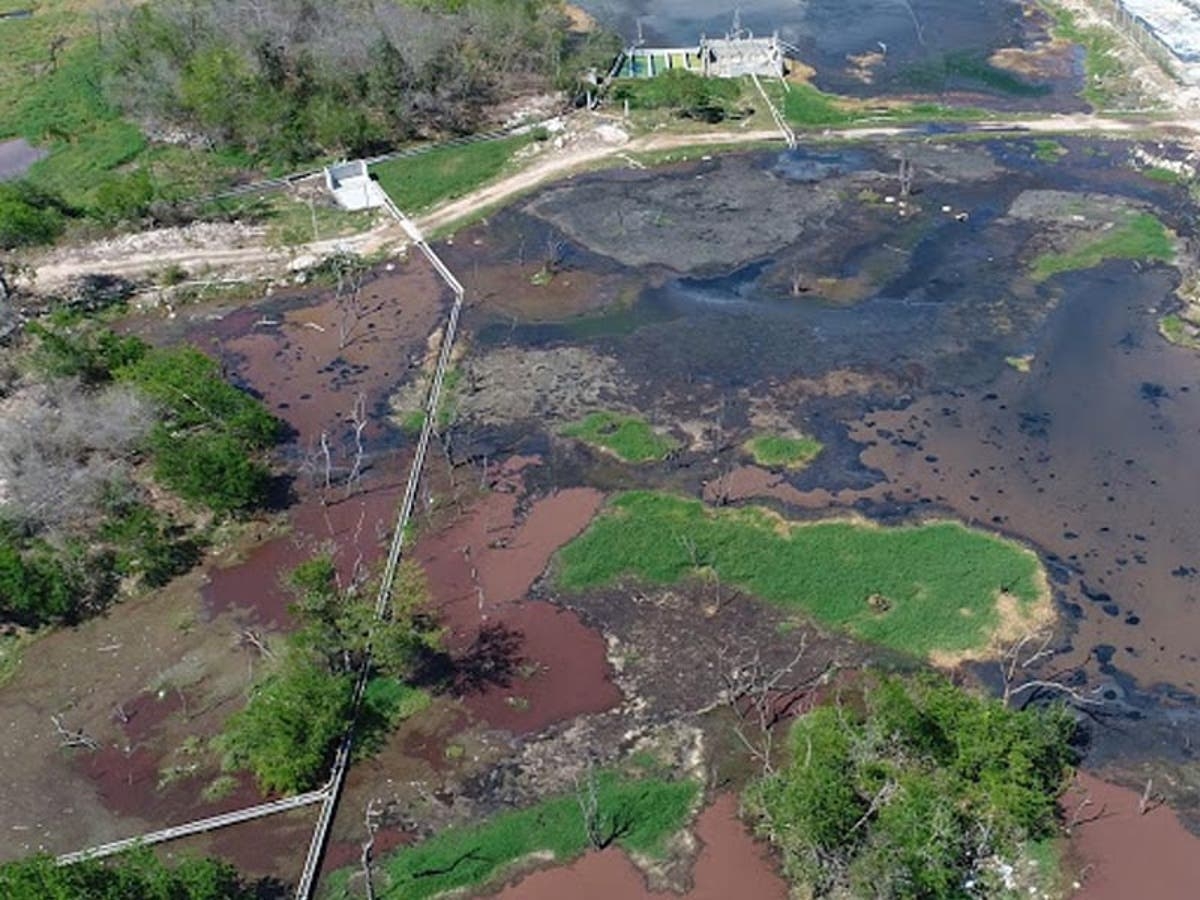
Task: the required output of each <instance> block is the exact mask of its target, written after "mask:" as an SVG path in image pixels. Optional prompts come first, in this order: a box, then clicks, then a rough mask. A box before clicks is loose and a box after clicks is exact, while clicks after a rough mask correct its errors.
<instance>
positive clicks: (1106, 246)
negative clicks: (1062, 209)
mask: <svg viewBox="0 0 1200 900" xmlns="http://www.w3.org/2000/svg"><path fill="white" fill-rule="evenodd" d="M1174 258H1175V245H1174V242H1173V241H1172V240H1171V234H1170V232H1168V231H1167V228H1166V226H1165V225H1163V223H1162V222H1160V221H1159V220H1158V218H1157V217H1156V216H1154V215H1152V214H1151V213H1136V214H1134V215H1131V216H1129V217H1128V218H1127V219H1126V220H1125V221H1124V222H1120V223H1118V224H1116V225H1114V226H1113V227H1112V228H1110V229H1109V230H1108V231H1106V232H1104V233H1102V234H1099V235H1088V236H1086V237H1085V238H1084V239H1083V240H1082V242H1081V243H1080V244H1079V245H1078V246H1076V247H1073V248H1071V249H1070V250H1067V251H1065V252H1062V253H1044V254H1042V255H1041V256H1039V257H1038V258H1037V259H1035V260H1034V261H1033V267H1032V269H1033V278H1034V280H1035V281H1045V280H1046V279H1047V278H1049V277H1051V276H1052V275H1058V274H1059V273H1061V272H1074V271H1076V270H1078V269H1090V268H1092V267H1093V266H1098V265H1100V263H1102V262H1104V261H1105V260H1107V259H1139V260H1145V261H1147V262H1170V261H1171V260H1172V259H1174Z"/></svg>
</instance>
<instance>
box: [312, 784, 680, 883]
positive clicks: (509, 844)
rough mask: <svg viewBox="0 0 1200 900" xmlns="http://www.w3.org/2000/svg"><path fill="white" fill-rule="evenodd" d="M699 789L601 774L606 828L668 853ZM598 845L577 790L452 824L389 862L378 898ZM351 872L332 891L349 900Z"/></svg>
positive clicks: (616, 838)
mask: <svg viewBox="0 0 1200 900" xmlns="http://www.w3.org/2000/svg"><path fill="white" fill-rule="evenodd" d="M698 790H699V787H698V785H697V784H696V783H695V782H692V781H664V780H659V779H645V780H627V779H623V778H621V777H619V776H617V775H616V774H614V773H611V772H605V773H601V774H599V775H597V776H596V797H597V801H598V805H597V810H598V815H597V819H598V822H599V825H600V829H599V830H600V833H601V835H602V836H604V837H608V838H611V839H612V840H613V842H615V843H617V844H619V845H620V846H621V847H623V848H625V849H626V850H630V851H633V852H636V853H640V854H645V855H647V856H651V857H661V856H662V855H663V853H664V852H665V850H666V841H667V839H668V838H669V837H670V836H671V835H672V834H674V833H675V832H677V831H678V830H679V829H680V828H682V827H683V825H684V823H685V822H686V820H687V817H688V815H689V813H690V811H691V809H692V806H693V804H694V802H695V799H696V795H697V793H698ZM589 847H590V844H589V840H588V835H587V831H586V829H585V828H584V822H583V816H582V814H581V812H580V805H579V798H578V797H577V796H575V795H574V794H566V795H560V796H557V797H552V798H550V799H547V800H543V801H542V802H541V803H538V804H537V805H536V806H532V807H529V808H527V809H521V810H516V811H513V812H505V813H501V814H500V815H497V816H495V817H493V818H492V819H489V820H488V821H486V822H483V823H481V824H478V825H472V826H469V827H462V828H450V829H447V830H446V831H443V832H441V833H439V834H436V835H434V836H433V837H431V838H429V839H428V840H426V841H423V842H422V843H420V844H417V845H415V846H413V847H408V848H405V849H402V850H400V851H398V852H396V853H394V854H392V855H391V856H390V857H388V858H386V859H384V860H383V861H381V863H380V865H379V867H378V868H379V869H380V870H382V877H378V876H377V883H376V896H377V897H379V898H381V900H400V898H403V900H421V898H425V897H433V896H437V895H441V894H444V893H447V892H449V891H456V890H462V889H464V888H468V887H471V886H474V885H482V884H486V883H487V882H489V881H492V880H493V879H495V878H496V877H497V876H498V875H500V874H502V873H503V872H504V870H505V869H506V868H507V867H509V866H511V865H513V864H514V863H517V862H519V861H520V860H522V859H525V858H527V857H529V856H531V855H532V854H535V853H539V854H541V853H545V854H550V855H552V856H553V858H554V860H555V861H556V862H559V863H563V862H568V861H570V860H571V859H574V858H575V857H578V856H581V855H582V854H583V853H585V852H586V851H587V850H588V849H589ZM349 872H350V870H343V871H341V872H338V873H335V875H334V876H333V878H332V885H331V891H330V896H331V897H332V898H349V897H352V896H357V895H356V894H353V893H351V891H350V888H349V885H348V882H349Z"/></svg>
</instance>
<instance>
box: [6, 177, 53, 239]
mask: <svg viewBox="0 0 1200 900" xmlns="http://www.w3.org/2000/svg"><path fill="white" fill-rule="evenodd" d="M65 224H66V220H65V217H64V214H63V207H62V204H61V202H59V201H58V200H57V199H56V198H54V197H52V196H51V195H50V194H47V193H45V192H44V191H40V190H38V189H37V188H34V187H33V186H32V185H30V184H28V183H27V182H23V181H19V182H16V183H8V184H0V250H12V249H14V248H16V247H28V246H33V245H36V244H50V243H53V242H54V240H55V238H57V237H58V236H59V235H60V234H62V230H63V228H64V226H65Z"/></svg>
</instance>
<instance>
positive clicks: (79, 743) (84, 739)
mask: <svg viewBox="0 0 1200 900" xmlns="http://www.w3.org/2000/svg"><path fill="white" fill-rule="evenodd" d="M50 721H51V722H53V723H54V729H55V731H57V732H58V739H59V742H58V746H60V747H86V748H87V749H88V750H93V751H94V750H99V749H100V744H99V742H97V741H96V739H95V738H93V737H91V736H90V735H88V734H86V733H85V732H84V730H83V729H82V728H80V729H78V730H77V731H71V730H70V729H68V728H67V727H66V726H64V725H63V723H62V717H61V716H51V717H50Z"/></svg>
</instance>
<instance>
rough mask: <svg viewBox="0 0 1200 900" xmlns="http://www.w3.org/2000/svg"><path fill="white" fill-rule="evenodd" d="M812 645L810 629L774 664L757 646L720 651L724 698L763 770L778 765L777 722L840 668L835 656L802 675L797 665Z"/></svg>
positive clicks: (739, 735)
mask: <svg viewBox="0 0 1200 900" xmlns="http://www.w3.org/2000/svg"><path fill="white" fill-rule="evenodd" d="M807 651H808V635H807V634H802V635H801V636H800V646H799V647H798V649H797V650H796V653H795V654H794V655H793V656H792V658H791V659H790V660H788V661H787V662H786V663H784V664H783V665H771V664H770V663H768V662H767V661H766V660H764V659H763V656H762V649H761V648H760V647H758V646H743V647H740V648H737V649H736V650H731V649H730V648H729V647H721V648H719V649H718V651H717V660H718V665H719V667H720V673H721V680H722V683H723V687H722V690H721V698H720V702H722V703H723V704H724V705H725V706H727V707H728V708H729V709H730V710H731V711H732V712H733V714H734V717H735V720H736V722H737V724H736V725H734V729H733V730H734V734H735V735H736V736H737V739H738V741H739V742H740V743H741V744H742V746H743V747H745V748H746V750H747V752H749V754H750V756H751V758H752V759H754V760H755V761H756V762H758V764H759V765H760V766H761V767H762V770H763V773H764V774H770V773H771V772H773V771H774V763H773V760H772V755H773V751H774V740H775V726H776V725H778V724H779V723H780V722H781V721H783V719H784V718H786V717H787V716H788V715H789V714H790V713H791V711H792V709H793V708H794V707H795V705H796V704H797V703H798V702H799V701H800V700H801V698H803V697H804V695H805V694H807V693H808V692H809V691H811V690H812V689H813V688H814V687H816V686H817V685H818V684H820V683H822V682H824V681H825V680H826V679H827V678H828V676H829V675H830V673H831V672H833V670H834V669H835V668H836V664H835V663H834V662H833V661H830V662H827V663H826V664H825V665H824V666H823V667H822V668H821V670H820V671H818V672H816V673H815V674H813V675H810V676H808V677H806V678H801V679H797V678H796V677H795V675H796V668H797V667H798V666H799V665H800V662H801V660H802V659H804V655H805V653H806V652H807Z"/></svg>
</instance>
